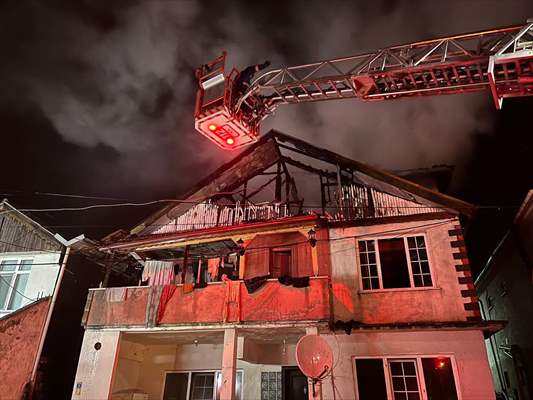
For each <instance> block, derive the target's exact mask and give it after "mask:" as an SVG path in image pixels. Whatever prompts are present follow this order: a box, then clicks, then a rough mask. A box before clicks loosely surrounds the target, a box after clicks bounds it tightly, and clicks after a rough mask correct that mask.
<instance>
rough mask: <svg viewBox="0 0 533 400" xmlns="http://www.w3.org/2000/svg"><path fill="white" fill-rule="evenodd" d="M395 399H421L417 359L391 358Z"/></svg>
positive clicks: (390, 364) (390, 366)
mask: <svg viewBox="0 0 533 400" xmlns="http://www.w3.org/2000/svg"><path fill="white" fill-rule="evenodd" d="M389 368H390V374H391V379H392V391H393V394H394V400H419V399H420V391H419V390H418V378H417V374H416V360H390V361H389Z"/></svg>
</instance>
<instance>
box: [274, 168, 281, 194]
mask: <svg viewBox="0 0 533 400" xmlns="http://www.w3.org/2000/svg"><path fill="white" fill-rule="evenodd" d="M281 179H282V178H281V162H278V168H277V175H276V192H275V198H276V201H277V202H280V201H281Z"/></svg>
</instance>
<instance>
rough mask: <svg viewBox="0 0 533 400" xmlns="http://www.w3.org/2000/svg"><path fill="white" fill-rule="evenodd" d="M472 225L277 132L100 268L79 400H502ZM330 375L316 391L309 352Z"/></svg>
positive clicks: (403, 185) (459, 207)
mask: <svg viewBox="0 0 533 400" xmlns="http://www.w3.org/2000/svg"><path fill="white" fill-rule="evenodd" d="M473 209H474V207H473V206H472V205H470V204H468V203H465V202H463V201H460V200H458V199H455V198H453V197H450V196H447V195H444V194H442V193H439V192H438V191H435V190H432V189H428V188H425V187H423V186H421V185H419V184H416V183H413V182H411V181H409V180H406V179H404V178H401V177H398V176H395V175H393V174H390V173H388V172H385V171H382V170H379V169H377V168H374V167H371V166H368V165H365V164H363V163H360V162H357V161H354V160H351V159H348V158H346V157H343V156H340V155H338V154H335V153H333V152H331V151H328V150H326V149H321V148H318V147H316V146H314V145H312V144H309V143H307V142H304V141H302V140H300V139H296V138H293V137H291V136H288V135H285V134H283V133H280V132H276V131H271V132H269V133H268V134H267V135H265V136H263V137H262V138H261V139H260V140H259V141H258V142H257V143H255V144H254V145H252V146H250V147H249V148H247V149H246V150H245V151H243V152H242V153H240V154H239V155H238V156H237V157H235V158H234V159H233V160H232V161H230V162H228V163H227V164H225V165H223V166H222V167H220V168H219V169H217V170H216V171H215V172H213V173H212V174H211V175H209V176H208V177H207V178H205V179H204V180H202V181H201V182H199V183H198V184H197V185H196V186H195V187H193V188H192V189H191V190H190V191H189V192H188V193H187V194H186V195H185V196H184V197H183V200H182V201H176V202H173V203H171V204H169V205H168V206H166V207H164V208H163V209H161V210H160V211H159V212H157V213H155V214H154V215H152V216H150V217H149V218H147V219H145V220H144V221H142V222H141V223H139V224H138V225H137V226H135V227H134V228H132V229H131V230H130V231H129V234H128V235H118V237H117V239H116V240H108V241H107V242H106V244H105V245H103V246H101V248H100V250H101V251H103V252H105V253H107V254H113V255H114V256H115V257H121V256H122V257H124V256H126V255H131V256H132V257H134V258H135V259H136V260H138V262H139V263H140V264H142V265H143V268H144V269H143V273H142V284H141V285H140V286H139V285H138V286H131V287H122V288H117V287H115V288H106V287H103V288H97V289H91V290H90V291H89V293H88V297H87V305H86V308H85V310H86V312H85V314H84V316H83V321H82V323H83V325H84V327H85V334H84V339H83V345H82V350H81V354H80V358H79V364H78V370H77V373H76V378H75V382H74V387H73V392H72V398H73V399H165V400H170V399H179V400H189V399H223V400H225V399H246V400H250V399H251V400H254V399H257V400H263V399H308V398H309V399H311V398H314V399H354V398H355V399H359V400H368V399H371V400H382V399H463V400H475V399H479V400H490V399H494V398H495V392H494V386H493V383H492V378H491V374H490V368H489V363H488V360H487V352H486V348H485V344H484V339H485V338H486V337H489V336H490V335H492V334H494V332H496V331H498V330H499V329H501V327H502V326H503V324H502V323H501V322H499V321H490V320H488V321H482V320H481V318H480V311H479V305H478V301H477V300H478V298H477V295H476V293H475V290H474V286H473V279H472V276H471V273H470V269H469V265H468V257H467V254H466V249H465V243H464V239H463V233H462V228H461V222H460V221H461V219H468V218H469V216H470V215H471V214H472V212H473ZM316 334H318V335H320V336H322V337H323V338H324V339H325V340H326V341H327V343H328V344H329V347H330V348H331V349H332V352H333V358H334V362H333V365H332V366H331V368H330V370H329V371H328V373H327V374H326V375H325V376H324V379H323V380H322V381H321V382H320V383H317V384H316V385H313V384H310V383H309V382H308V380H307V378H306V377H305V376H304V375H303V374H302V372H301V371H300V370H299V368H298V366H297V365H298V364H297V361H296V357H295V348H296V345H297V342H298V341H299V340H300V338H302V337H303V336H305V335H316Z"/></svg>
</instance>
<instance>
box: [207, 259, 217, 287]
mask: <svg viewBox="0 0 533 400" xmlns="http://www.w3.org/2000/svg"><path fill="white" fill-rule="evenodd" d="M219 265H220V258H219V257H217V258H209V259H208V260H207V273H208V274H209V276H210V277H211V282H214V281H216V280H218V267H219Z"/></svg>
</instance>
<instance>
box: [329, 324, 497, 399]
mask: <svg viewBox="0 0 533 400" xmlns="http://www.w3.org/2000/svg"><path fill="white" fill-rule="evenodd" d="M324 337H325V338H326V340H327V341H328V343H329V344H330V346H331V348H332V350H333V354H334V363H335V364H334V370H333V378H334V384H335V396H334V395H333V386H332V380H331V378H327V379H326V380H325V381H324V384H323V400H333V399H356V397H355V392H354V391H355V385H356V380H355V374H354V367H353V357H354V356H357V357H373V356H386V357H392V358H410V357H416V356H419V355H428V356H437V355H442V356H451V357H452V358H453V359H454V360H455V366H456V373H457V375H458V376H457V381H456V385H457V387H458V390H459V392H460V394H461V397H459V399H460V400H494V399H495V396H494V386H493V383H492V377H491V374H490V369H489V364H488V362H487V353H486V350H485V344H484V340H483V334H482V333H481V332H480V331H457V330H456V331H418V332H416V331H415V332H401V331H389V332H381V333H378V332H376V333H374V332H357V333H352V334H351V335H346V334H337V335H324Z"/></svg>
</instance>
